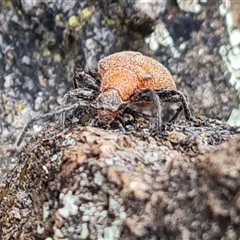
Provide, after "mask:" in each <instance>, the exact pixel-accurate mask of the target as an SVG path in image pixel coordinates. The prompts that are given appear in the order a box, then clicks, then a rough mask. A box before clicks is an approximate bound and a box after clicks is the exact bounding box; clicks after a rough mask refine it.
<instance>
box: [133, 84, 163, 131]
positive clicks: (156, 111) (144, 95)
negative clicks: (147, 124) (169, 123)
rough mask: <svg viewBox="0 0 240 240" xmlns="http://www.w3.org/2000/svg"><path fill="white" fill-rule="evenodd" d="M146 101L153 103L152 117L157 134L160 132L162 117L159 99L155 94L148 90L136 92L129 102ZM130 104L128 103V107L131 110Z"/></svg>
mask: <svg viewBox="0 0 240 240" xmlns="http://www.w3.org/2000/svg"><path fill="white" fill-rule="evenodd" d="M142 99H143V100H146V99H147V100H148V101H151V102H152V103H153V112H152V113H153V115H154V116H156V117H155V129H156V131H157V132H159V131H161V128H162V116H161V110H162V109H161V105H160V101H159V97H158V95H157V94H156V92H155V91H154V90H152V89H150V88H143V89H139V90H137V91H136V93H134V94H133V96H132V97H131V102H138V101H140V100H142ZM131 102H130V103H129V107H130V108H131Z"/></svg>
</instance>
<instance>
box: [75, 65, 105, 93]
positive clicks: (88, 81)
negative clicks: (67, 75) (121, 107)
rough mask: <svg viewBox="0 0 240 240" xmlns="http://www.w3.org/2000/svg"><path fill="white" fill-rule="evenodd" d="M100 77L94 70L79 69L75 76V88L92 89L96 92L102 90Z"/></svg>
mask: <svg viewBox="0 0 240 240" xmlns="http://www.w3.org/2000/svg"><path fill="white" fill-rule="evenodd" d="M100 83H101V80H100V75H99V74H98V73H97V72H96V71H94V70H86V71H84V70H81V69H77V70H75V72H74V76H73V87H74V88H75V89H76V88H90V89H93V90H96V91H99V89H100Z"/></svg>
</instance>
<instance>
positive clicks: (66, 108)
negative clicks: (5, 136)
mask: <svg viewBox="0 0 240 240" xmlns="http://www.w3.org/2000/svg"><path fill="white" fill-rule="evenodd" d="M81 106H83V107H89V106H92V107H95V106H94V105H93V104H90V103H89V102H88V101H84V100H82V101H77V102H75V103H73V104H69V105H65V106H59V107H58V108H56V110H55V111H52V112H49V113H45V114H42V115H37V116H35V117H33V118H32V119H31V120H30V121H29V122H27V124H26V125H25V127H24V128H23V130H22V133H21V135H20V137H19V138H18V140H17V142H16V145H17V146H20V144H21V142H22V140H23V139H24V137H25V135H26V133H27V131H28V130H29V129H30V127H31V126H32V124H33V123H34V122H37V121H39V120H41V119H49V118H51V117H53V116H54V115H57V114H61V113H66V112H68V111H70V110H73V109H77V108H78V107H81Z"/></svg>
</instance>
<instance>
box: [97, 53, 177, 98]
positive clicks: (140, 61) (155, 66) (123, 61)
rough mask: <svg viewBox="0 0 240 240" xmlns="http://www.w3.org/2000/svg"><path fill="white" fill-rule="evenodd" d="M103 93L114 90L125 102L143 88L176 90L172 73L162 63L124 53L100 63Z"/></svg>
mask: <svg viewBox="0 0 240 240" xmlns="http://www.w3.org/2000/svg"><path fill="white" fill-rule="evenodd" d="M98 72H99V73H100V75H101V78H102V82H101V88H100V91H101V92H105V91H106V90H108V89H111V88H114V89H116V90H118V92H119V94H120V96H121V98H122V100H123V101H127V100H129V98H130V97H131V95H132V94H133V93H134V92H135V91H136V90H137V89H141V88H151V89H153V90H158V89H165V88H170V89H175V88H176V85H175V83H174V81H173V79H172V76H171V74H170V72H169V71H168V70H167V68H165V67H164V66H163V65H162V64H161V63H159V62H158V61H156V60H154V59H153V58H150V57H147V56H144V55H142V54H141V53H139V52H132V51H124V52H119V53H114V54H112V55H109V56H107V57H105V58H103V59H101V60H100V61H99V62H98Z"/></svg>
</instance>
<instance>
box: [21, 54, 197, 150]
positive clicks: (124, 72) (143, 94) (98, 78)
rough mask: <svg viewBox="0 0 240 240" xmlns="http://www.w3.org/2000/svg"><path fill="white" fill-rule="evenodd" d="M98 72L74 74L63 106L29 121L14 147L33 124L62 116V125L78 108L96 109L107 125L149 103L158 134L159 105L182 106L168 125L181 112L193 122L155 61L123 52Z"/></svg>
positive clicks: (107, 60) (102, 63) (164, 70)
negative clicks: (58, 115) (174, 104)
mask: <svg viewBox="0 0 240 240" xmlns="http://www.w3.org/2000/svg"><path fill="white" fill-rule="evenodd" d="M97 69H98V71H97V73H95V72H94V71H89V73H85V72H84V71H76V72H75V75H74V78H73V79H74V88H75V89H73V90H70V91H69V92H68V93H67V94H66V95H65V96H64V98H63V103H62V106H61V107H60V108H58V109H57V110H55V111H53V112H50V113H46V114H43V115H40V116H37V117H34V118H32V119H31V120H30V121H29V122H28V123H27V125H26V126H25V128H24V129H23V131H22V134H21V136H20V138H19V140H18V141H17V145H18V146H19V145H20V144H21V141H22V139H23V138H24V135H25V134H26V132H27V130H28V128H29V127H30V126H31V124H32V123H33V122H35V121H38V120H40V119H45V118H48V117H52V116H53V115H55V114H61V120H60V122H61V124H62V125H64V122H65V113H66V112H67V111H70V110H72V109H76V108H78V107H80V106H82V107H93V108H96V109H97V112H98V118H99V121H100V122H102V123H104V124H106V125H110V124H111V123H112V122H113V120H114V119H115V118H116V117H117V115H118V113H119V112H124V111H125V109H126V108H130V109H134V106H136V104H139V102H140V103H142V104H143V103H144V102H146V101H147V102H151V103H152V107H151V114H152V115H153V116H154V118H155V127H154V128H155V131H157V132H160V131H161V126H162V119H161V104H160V102H171V103H174V102H181V103H182V104H181V106H180V107H179V108H178V109H177V111H176V113H175V115H174V116H173V118H172V120H171V121H173V120H175V119H176V118H177V117H178V115H179V114H180V112H181V111H182V110H184V114H185V118H186V119H187V120H193V117H192V115H191V112H190V109H189V106H188V102H187V99H186V96H185V95H184V94H183V93H182V92H181V91H179V90H177V89H176V85H175V83H174V81H173V78H172V76H171V74H170V72H169V71H168V69H167V68H166V67H164V66H163V65H162V64H161V63H159V62H158V61H157V60H155V59H153V58H151V57H147V56H145V55H143V54H141V53H140V52H134V51H122V52H118V53H114V54H111V55H109V56H106V57H104V58H103V59H101V60H100V61H99V62H98V67H97ZM69 98H77V101H76V102H75V103H73V104H70V105H69V104H68V103H67V102H68V100H69ZM140 105H141V104H140Z"/></svg>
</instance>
